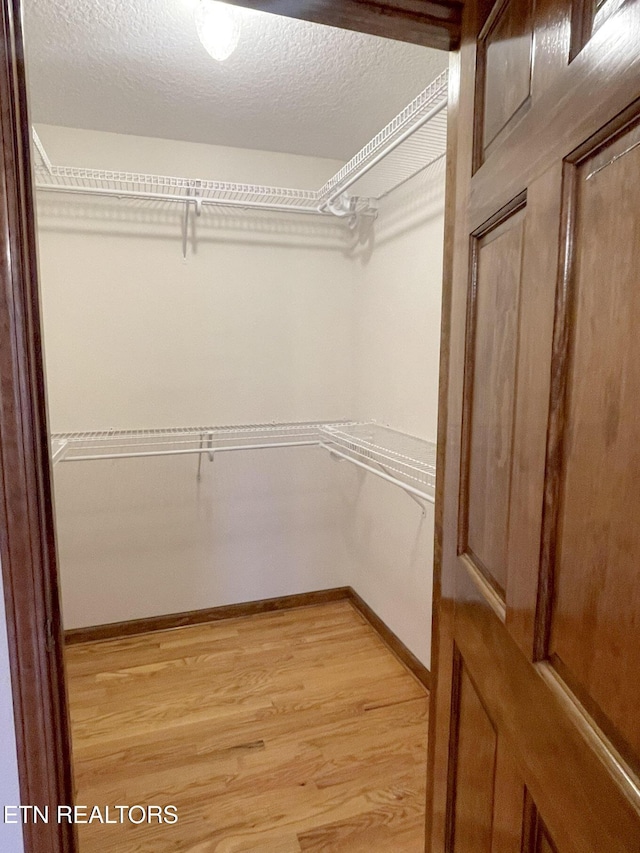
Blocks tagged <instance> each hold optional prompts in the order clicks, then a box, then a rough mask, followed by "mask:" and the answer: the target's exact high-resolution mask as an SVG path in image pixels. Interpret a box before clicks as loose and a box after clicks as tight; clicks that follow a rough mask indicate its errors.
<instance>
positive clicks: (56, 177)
mask: <svg viewBox="0 0 640 853" xmlns="http://www.w3.org/2000/svg"><path fill="white" fill-rule="evenodd" d="M447 81H448V74H447V72H446V71H445V72H443V73H442V74H441V75H440V76H439V77H437V78H436V79H435V80H434V81H433V83H431V84H430V85H429V86H427V88H426V89H425V90H424V91H423V92H421V93H420V95H418V97H417V98H415V99H414V100H413V101H412V102H411V103H410V104H409V105H408V106H407V107H406V108H405V109H404V110H402V112H401V113H399V115H397V116H396V117H395V118H394V119H393V121H391V122H389V124H388V125H387V126H386V127H385V128H383V129H382V130H381V131H380V133H378V134H377V135H376V136H375V137H374V138H373V139H372V140H371V141H370V142H369V143H368V144H367V145H365V147H364V148H362V150H361V151H359V152H358V153H357V154H356V155H355V157H353V158H352V159H351V160H350V161H349V162H348V163H347V164H346V165H345V166H344V167H343V168H342V169H340V171H339V172H338V173H337V174H336V175H334V176H333V177H332V178H331V179H330V180H329V181H327V183H326V184H325V185H324V186H323V187H321V188H320V189H319V190H299V189H293V188H287V187H273V186H262V185H259V184H243V183H228V182H221V181H213V180H205V179H198V178H184V177H170V176H167V175H154V174H145V173H142V172H118V171H108V170H103V169H89V168H78V167H75V166H58V165H54V164H53V163H52V161H51V160H50V158H49V156H48V155H47V152H46V150H45V148H44V145H43V144H42V141H41V140H40V138H39V136H38V134H37V132H36V130H35V128H34V129H33V143H34V173H35V186H36V189H37V190H40V191H42V192H47V191H49V192H59V193H73V194H86V195H97V196H114V197H117V198H130V199H140V200H148V201H164V202H174V203H175V202H179V203H183V204H185V205H186V210H187V211H189V210H190V209H191V208H192V207H195V209H196V212H198V213H199V212H200V210H201V208H202V206H203V205H211V206H215V207H218V208H221V209H224V208H225V207H232V208H244V209H252V210H267V211H273V212H282V213H286V212H289V213H304V214H311V215H317V216H337V217H341V218H346V219H348V221H349V222H350V223H351V224H353V221H354V218H357V217H358V215H360V214H373V213H375V209H376V200H377V199H380V198H383V197H384V196H386V195H388V194H389V193H390V192H392V191H393V189H394V188H395V187H397V186H399V185H401V184H402V183H404V182H405V181H406V180H408V179H409V178H410V177H412V176H413V175H415V174H417V173H418V172H420V171H422V170H423V169H425V168H426V167H427V166H429V165H430V164H431V163H433V162H435V161H436V160H438V159H439V158H440V157H442V156H443V155H444V153H445V149H446V109H445V108H446V105H447Z"/></svg>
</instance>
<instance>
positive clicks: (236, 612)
mask: <svg viewBox="0 0 640 853" xmlns="http://www.w3.org/2000/svg"><path fill="white" fill-rule="evenodd" d="M351 594H352V590H351V588H350V587H347V586H340V587H334V588H333V589H321V590H315V591H313V592H302V593H299V594H297V595H282V596H278V597H277V598H262V599H260V600H259V601H243V602H241V603H239V604H226V605H222V606H220V607H207V608H203V609H202V610H189V611H185V612H183V613H167V614H163V615H162V616H149V617H146V618H143V619H131V620H129V621H127V622H109V623H107V624H106V625H92V626H88V627H86V628H73V629H71V630H70V631H65V635H64V639H65V643H66V644H67V645H74V644H75V643H95V642H99V641H100V640H120V639H122V638H123V637H132V636H135V635H136V634H148V633H149V632H151V631H169V630H171V629H172V628H186V627H187V626H189V625H202V624H204V623H206V622H219V621H222V620H224V619H236V618H239V617H241V616H254V615H256V614H258V613H270V612H272V611H275V610H291V609H293V608H294V607H307V606H308V605H310V604H325V603H327V602H329V601H341V600H343V599H346V598H349V597H350V595H351Z"/></svg>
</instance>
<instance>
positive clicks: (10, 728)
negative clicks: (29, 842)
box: [0, 594, 24, 853]
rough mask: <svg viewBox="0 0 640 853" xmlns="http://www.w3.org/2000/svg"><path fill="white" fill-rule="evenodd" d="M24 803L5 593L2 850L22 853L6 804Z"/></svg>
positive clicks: (0, 660) (0, 623) (0, 661)
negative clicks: (5, 818) (6, 820)
mask: <svg viewBox="0 0 640 853" xmlns="http://www.w3.org/2000/svg"><path fill="white" fill-rule="evenodd" d="M17 805H20V787H19V782H18V761H17V756H16V739H15V727H14V719H13V699H12V695H11V674H10V671H9V649H8V646H7V631H6V617H5V608H4V596H3V595H1V594H0V850H2V853H22V851H23V849H24V846H23V843H22V826H21V825H20V824H5V823H4V821H3V815H4V807H5V806H17Z"/></svg>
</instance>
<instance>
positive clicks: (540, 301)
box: [428, 0, 640, 853]
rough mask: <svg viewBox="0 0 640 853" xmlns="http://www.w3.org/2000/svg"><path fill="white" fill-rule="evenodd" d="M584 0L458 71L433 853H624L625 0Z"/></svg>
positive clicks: (637, 493)
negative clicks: (600, 11) (599, 5)
mask: <svg viewBox="0 0 640 853" xmlns="http://www.w3.org/2000/svg"><path fill="white" fill-rule="evenodd" d="M576 2H577V0H576ZM576 2H574V0H539V2H538V3H537V4H535V5H534V4H533V2H532V3H531V5H530V6H527V5H526V3H525V0H498V2H497V3H496V4H495V5H494V6H493V8H490V7H489V6H490V5H491V4H489V6H487V5H486V4H484V3H482V2H480V0H470V2H469V3H468V4H467V5H466V6H465V12H464V22H463V36H462V47H461V54H460V58H459V61H457V62H456V63H454V65H453V66H452V69H453V70H454V71H456V72H457V73H458V76H457V77H456V75H455V74H452V78H453V80H452V96H453V98H454V104H453V119H452V121H453V124H454V127H453V128H452V129H453V131H454V133H453V134H452V139H455V140H458V143H457V146H456V148H455V151H454V152H453V156H454V158H455V159H454V161H453V162H454V181H453V182H452V183H450V185H449V187H450V189H449V193H450V195H449V199H448V205H449V208H450V210H452V209H454V208H455V211H456V215H455V222H454V227H453V233H449V234H448V235H447V238H448V239H447V246H449V247H451V252H452V254H451V257H450V259H449V268H450V270H451V280H450V282H445V285H446V286H447V285H448V286H449V287H450V294H449V299H448V300H446V301H445V304H449V305H450V311H451V314H450V317H449V318H448V323H446V324H445V328H446V329H447V332H448V346H449V350H448V353H447V358H446V359H445V363H447V362H448V365H449V371H448V377H447V383H446V385H445V387H446V388H447V398H446V401H445V404H446V408H447V437H446V443H445V447H444V449H443V450H444V451H446V457H445V458H446V464H445V466H444V482H443V483H442V482H441V483H440V488H441V490H442V494H443V495H444V498H443V504H442V508H441V509H442V518H443V523H442V541H441V547H442V557H441V559H442V563H441V576H440V584H439V587H440V590H441V596H440V601H439V602H438V612H439V621H438V624H439V625H440V630H439V634H438V638H437V645H436V648H437V649H438V660H437V661H436V662H435V670H436V687H435V697H434V703H433V713H432V723H431V726H432V728H431V736H432V738H434V745H433V749H432V753H431V754H432V756H433V761H432V766H431V768H430V796H431V798H432V801H431V808H430V812H431V814H430V822H429V833H428V835H429V839H430V842H431V848H430V849H431V850H432V851H433V853H443V851H446V853H459V852H460V851H462V853H466V851H471V850H473V851H476V850H478V851H484V850H487V851H489V853H627V852H628V851H636V850H639V851H640V779H639V778H638V771H639V770H640V726H639V725H638V722H637V721H638V712H637V709H638V707H640V687H638V679H637V673H638V672H639V671H640V532H639V531H640V523H639V519H640V415H639V414H638V413H639V412H640V334H639V333H638V330H639V329H640V286H639V284H638V272H637V271H638V269H640V122H639V121H638V116H640V2H638V0H635V2H633V0H631V2H627V3H624V4H622V5H620V6H619V7H618V8H615V9H614V8H613V7H612V6H610V7H609V12H608V18H607V19H606V20H605V19H604V18H603V19H602V21H600V19H597V20H596V18H595V16H594V15H593V10H592V9H591V8H590V7H589V9H586V7H585V9H586V11H585V14H586V13H587V12H588V15H590V16H591V18H590V23H589V26H588V27H587V25H586V24H585V23H584V21H585V20H586V18H584V17H583V19H582V22H581V23H580V16H579V15H578V13H577V12H576ZM608 2H609V3H615V0H608ZM578 26H581V27H582V29H581V31H580V33H581V35H580V39H579V40H578V41H576V38H577V37H576V36H575V32H576V27H578ZM585 27H586V29H585ZM572 33H573V36H572ZM470 139H471V140H475V143H470V142H469V140H470ZM442 474H443V468H442V465H441V466H440V473H439V475H440V476H442Z"/></svg>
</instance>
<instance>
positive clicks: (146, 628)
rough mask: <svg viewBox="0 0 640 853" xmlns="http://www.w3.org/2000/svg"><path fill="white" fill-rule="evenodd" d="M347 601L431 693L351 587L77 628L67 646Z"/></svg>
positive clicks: (423, 675) (416, 666)
mask: <svg viewBox="0 0 640 853" xmlns="http://www.w3.org/2000/svg"><path fill="white" fill-rule="evenodd" d="M344 600H349V601H351V602H352V604H353V606H354V607H355V608H356V610H358V612H359V613H360V614H361V615H362V616H364V618H365V619H366V620H367V622H369V624H370V625H371V627H372V628H373V629H374V630H375V631H376V633H377V634H378V636H379V637H380V638H381V640H382V641H383V642H384V643H385V645H386V646H387V647H388V648H389V649H390V650H391V651H392V652H393V653H394V655H395V656H396V657H397V658H398V660H400V661H401V662H402V663H403V664H404V665H405V666H406V668H407V669H408V670H409V671H410V672H411V673H412V674H413V675H414V676H415V677H416V678H417V679H418V681H419V682H420V683H421V684H422V685H423V686H424V687H426V688H427V690H428V689H429V688H430V684H431V673H430V671H429V669H428V668H427V667H426V666H425V665H424V664H423V663H422V662H421V661H420V660H418V658H417V657H416V656H415V655H414V654H413V652H411V651H410V650H409V649H408V648H407V646H405V644H404V643H403V642H402V640H400V638H399V637H398V636H397V635H396V634H394V633H393V631H392V630H391V629H390V628H389V627H388V625H386V624H385V623H384V622H383V621H382V619H381V618H380V617H379V616H378V615H377V613H375V612H374V610H373V609H372V608H371V607H369V605H368V604H367V603H366V601H365V600H364V599H363V598H361V597H360V596H359V595H358V593H357V592H356V591H355V590H354V589H353V587H350V586H340V587H334V588H332V589H321V590H315V591H313V592H303V593H299V594H297V595H283V596H279V597H278V598H263V599H260V600H259V601H244V602H241V603H240V604H227V605H223V606H221V607H211V608H205V609H203V610H190V611H188V612H185V613H172V614H166V615H163V616H152V617H149V618H146V619H132V620H130V621H128V622H111V623H109V624H106V625H96V626H93V627H87V628H75V629H73V630H71V631H66V632H65V642H66V644H67V645H75V644H77V643H89V642H92V643H95V642H100V641H102V640H116V639H118V640H119V639H122V638H124V637H133V636H136V635H138V634H148V633H150V632H153V631H169V630H172V629H174V628H185V627H187V626H189V625H203V624H206V623H207V622H221V621H224V620H225V619H237V618H240V617H243V616H255V615H257V614H259V613H272V612H276V611H280V610H293V609H295V608H298V607H309V606H312V605H316V604H326V603H328V602H330V601H344Z"/></svg>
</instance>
